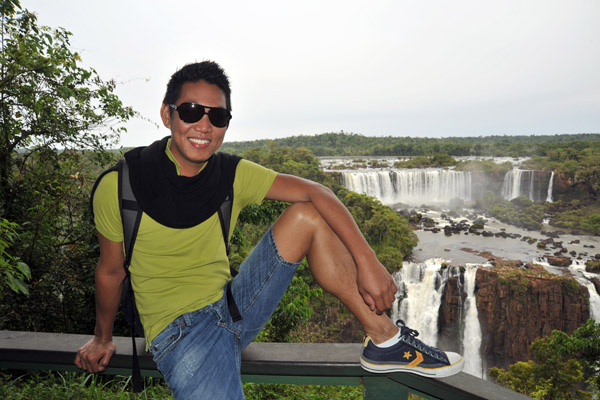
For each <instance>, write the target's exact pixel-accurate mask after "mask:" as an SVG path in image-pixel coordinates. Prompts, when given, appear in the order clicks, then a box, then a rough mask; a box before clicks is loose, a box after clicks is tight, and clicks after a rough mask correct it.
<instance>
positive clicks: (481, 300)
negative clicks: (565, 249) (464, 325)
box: [476, 266, 590, 368]
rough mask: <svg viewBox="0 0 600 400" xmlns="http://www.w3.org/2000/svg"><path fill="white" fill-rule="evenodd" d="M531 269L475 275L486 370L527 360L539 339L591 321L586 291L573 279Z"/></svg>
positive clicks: (485, 270)
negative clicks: (535, 341) (536, 340)
mask: <svg viewBox="0 0 600 400" xmlns="http://www.w3.org/2000/svg"><path fill="white" fill-rule="evenodd" d="M529 267H530V269H529V270H527V269H523V268H520V267H516V268H515V267H506V266H503V267H499V268H480V269H478V270H477V288H476V296H477V309H478V311H479V320H480V322H481V330H482V354H483V355H484V360H485V361H484V363H485V365H486V366H487V368H491V367H493V366H499V367H502V368H507V367H508V366H509V365H511V364H514V363H515V362H517V361H524V360H529V359H531V356H532V355H531V351H530V345H531V343H532V342H533V341H534V340H535V339H536V338H538V337H545V336H548V335H550V334H551V333H552V331H553V330H555V329H558V330H561V331H564V332H566V333H569V334H571V333H572V332H573V331H575V329H577V328H578V327H579V326H580V325H581V324H582V323H584V322H585V321H587V319H588V318H589V317H590V312H589V305H588V299H589V293H588V291H587V288H585V287H582V286H580V285H579V284H578V283H577V282H576V281H575V280H574V279H573V278H571V277H561V276H556V275H550V274H547V273H544V272H543V270H542V269H538V268H535V267H534V266H529Z"/></svg>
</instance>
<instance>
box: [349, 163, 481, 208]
mask: <svg viewBox="0 0 600 400" xmlns="http://www.w3.org/2000/svg"><path fill="white" fill-rule="evenodd" d="M342 179H343V184H344V186H345V187H346V188H348V189H350V190H352V191H354V192H357V193H362V194H366V195H368V196H373V197H376V198H378V199H379V200H381V202H382V203H384V204H388V205H391V204H398V203H404V204H409V205H417V206H418V205H421V204H432V203H444V204H446V203H448V201H449V200H450V199H453V198H459V199H461V200H464V201H466V202H468V201H471V200H472V199H471V197H472V196H471V173H470V172H465V171H452V170H446V169H439V168H427V169H394V170H357V171H345V172H342Z"/></svg>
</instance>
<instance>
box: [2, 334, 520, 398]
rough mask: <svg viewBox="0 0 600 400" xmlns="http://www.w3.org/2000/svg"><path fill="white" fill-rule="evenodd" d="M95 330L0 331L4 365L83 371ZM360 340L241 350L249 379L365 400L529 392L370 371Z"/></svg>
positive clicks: (123, 362)
mask: <svg viewBox="0 0 600 400" xmlns="http://www.w3.org/2000/svg"><path fill="white" fill-rule="evenodd" d="M90 337H91V336H89V335H73V334H60V333H36V332H14V331H0V368H6V369H43V370H58V371H79V370H78V368H77V367H76V366H75V365H74V364H73V360H74V359H75V354H76V352H77V349H78V348H79V347H80V346H82V345H83V344H84V343H86V342H87V341H88V340H89V339H90ZM136 340H137V348H138V355H139V360H140V368H141V370H142V375H143V376H148V377H159V378H160V377H161V375H160V373H159V372H158V370H157V369H156V365H155V364H154V361H153V360H152V357H151V356H150V355H149V354H147V353H145V352H144V350H143V349H144V342H143V340H142V339H141V338H140V339H136ZM114 341H115V344H116V346H117V351H116V352H115V354H114V355H113V357H112V359H111V362H110V364H109V368H108V370H107V371H106V372H104V373H105V374H109V375H130V374H131V358H132V346H131V338H126V337H115V338H114ZM360 348H361V345H360V344H356V343H353V344H342V343H251V344H250V345H249V346H248V347H247V348H246V349H245V350H244V351H243V353H242V379H243V380H244V381H246V382H260V383H286V384H302V385H349V386H359V385H362V387H363V398H364V399H365V400H374V399H377V400H380V399H400V400H405V399H408V396H409V394H414V395H417V396H420V397H422V398H424V399H448V400H451V399H452V400H454V399H456V400H458V399H460V400H463V399H464V400H466V399H486V400H513V399H514V400H521V399H527V398H528V397H526V396H523V395H521V394H518V393H515V392H513V391H511V390H509V389H507V388H504V387H502V386H498V385H496V384H494V383H492V382H488V381H485V380H483V379H479V378H476V377H474V376H472V375H469V374H466V373H464V372H461V373H459V374H457V375H454V376H451V377H448V378H441V379H431V378H425V377H421V376H418V375H413V374H407V373H393V374H372V373H369V372H367V371H365V370H363V369H362V368H361V366H360V362H359V353H360Z"/></svg>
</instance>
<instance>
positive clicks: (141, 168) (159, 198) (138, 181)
mask: <svg viewBox="0 0 600 400" xmlns="http://www.w3.org/2000/svg"><path fill="white" fill-rule="evenodd" d="M168 140H169V136H167V137H165V138H163V139H161V140H158V141H156V142H154V143H152V144H151V145H149V146H147V147H138V148H135V149H133V150H130V151H128V152H127V153H125V159H126V160H127V164H128V165H129V170H130V179H131V188H132V190H133V194H134V195H135V197H136V199H137V201H138V203H139V205H140V207H141V208H142V210H143V211H144V212H145V213H146V214H148V215H149V216H150V217H152V219H154V220H155V221H157V222H159V223H160V224H162V225H165V226H167V227H169V228H179V229H181V228H190V227H192V226H196V225H198V224H199V223H201V222H203V221H206V220H207V219H208V218H210V217H211V216H212V215H213V214H214V213H215V212H216V211H217V210H218V209H219V207H220V206H221V204H222V203H223V201H224V200H225V198H226V197H227V195H228V194H229V193H230V192H231V188H232V187H233V181H234V179H235V170H236V168H237V164H238V162H239V161H240V159H241V158H240V157H238V156H234V155H231V154H226V153H217V154H214V155H212V156H211V157H210V158H209V159H208V161H207V164H206V166H205V167H204V169H202V171H200V173H199V174H198V175H196V176H193V177H186V176H180V175H178V174H177V169H176V166H175V164H174V163H173V162H172V161H171V160H170V159H169V157H168V156H167V154H166V152H165V148H166V146H167V143H168Z"/></svg>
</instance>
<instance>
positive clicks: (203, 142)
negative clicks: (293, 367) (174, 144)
mask: <svg viewBox="0 0 600 400" xmlns="http://www.w3.org/2000/svg"><path fill="white" fill-rule="evenodd" d="M189 140H190V142H192V143H196V144H208V143H210V141H209V140H206V139H196V138H189Z"/></svg>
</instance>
